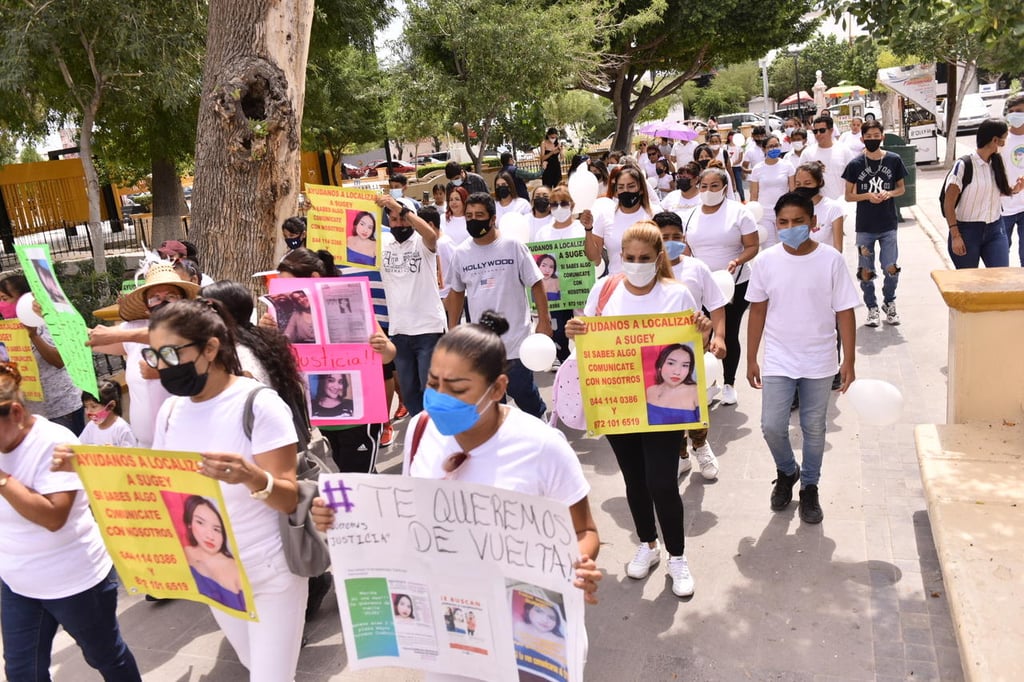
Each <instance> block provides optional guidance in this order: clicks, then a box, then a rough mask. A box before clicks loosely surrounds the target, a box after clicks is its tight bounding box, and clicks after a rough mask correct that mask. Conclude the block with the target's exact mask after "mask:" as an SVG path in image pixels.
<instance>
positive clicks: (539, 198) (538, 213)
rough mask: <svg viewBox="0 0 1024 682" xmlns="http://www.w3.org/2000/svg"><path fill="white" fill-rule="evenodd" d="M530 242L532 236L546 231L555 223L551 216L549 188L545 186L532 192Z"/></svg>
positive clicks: (532, 238) (532, 239)
mask: <svg viewBox="0 0 1024 682" xmlns="http://www.w3.org/2000/svg"><path fill="white" fill-rule="evenodd" d="M529 215H530V241H535V240H534V235H536V234H537V233H538V232H540V231H542V230H547V228H549V227H551V224H552V223H553V222H555V218H554V216H552V215H551V188H550V187H547V186H545V185H541V186H540V187H538V188H536V189H535V190H533V210H532V211H531V212H530V214H529Z"/></svg>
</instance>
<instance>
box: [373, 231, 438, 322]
mask: <svg viewBox="0 0 1024 682" xmlns="http://www.w3.org/2000/svg"><path fill="white" fill-rule="evenodd" d="M380 278H381V282H383V284H384V293H385V294H386V296H387V299H388V333H389V334H406V335H409V336H416V335H418V334H441V333H443V332H444V330H445V327H446V318H445V313H444V306H443V305H442V304H441V296H440V295H439V294H438V292H437V254H436V253H435V252H433V251H431V250H430V249H428V248H427V245H426V244H425V243H424V242H423V237H421V236H420V235H419V233H417V232H413V233H412V236H410V237H409V238H408V239H406V240H405V241H404V242H403V243H401V244H399V243H398V241H396V240H395V238H394V236H393V235H391V234H385V235H384V237H383V239H382V240H381V267H380Z"/></svg>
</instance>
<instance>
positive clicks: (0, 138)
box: [0, 130, 18, 167]
mask: <svg viewBox="0 0 1024 682" xmlns="http://www.w3.org/2000/svg"><path fill="white" fill-rule="evenodd" d="M17 162H18V140H17V139H15V137H14V135H12V134H11V133H10V132H8V131H6V130H0V167H2V166H6V165H8V164H11V163H17Z"/></svg>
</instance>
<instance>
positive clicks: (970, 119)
mask: <svg viewBox="0 0 1024 682" xmlns="http://www.w3.org/2000/svg"><path fill="white" fill-rule="evenodd" d="M946 104H947V102H946V100H945V99H943V100H942V101H941V102H939V105H938V107H937V108H936V109H935V124H936V125H937V126H938V128H939V133H940V134H942V135H945V134H946ZM989 117H990V114H989V110H988V102H986V101H985V100H984V99H982V97H981V95H979V94H978V93H976V92H974V93H971V94H969V95H966V96H965V97H964V101H963V102H962V103H961V104H960V116H959V117H958V118H957V128H956V132H957V135H963V134H964V133H973V132H977V130H978V126H980V125H981V123H982V121H986V120H988V118H989Z"/></svg>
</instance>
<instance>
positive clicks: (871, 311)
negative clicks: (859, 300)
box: [864, 308, 879, 327]
mask: <svg viewBox="0 0 1024 682" xmlns="http://www.w3.org/2000/svg"><path fill="white" fill-rule="evenodd" d="M864 324H865V325H867V326H868V327H877V326H878V324H879V321H878V308H868V321H867V322H865V323H864Z"/></svg>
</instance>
